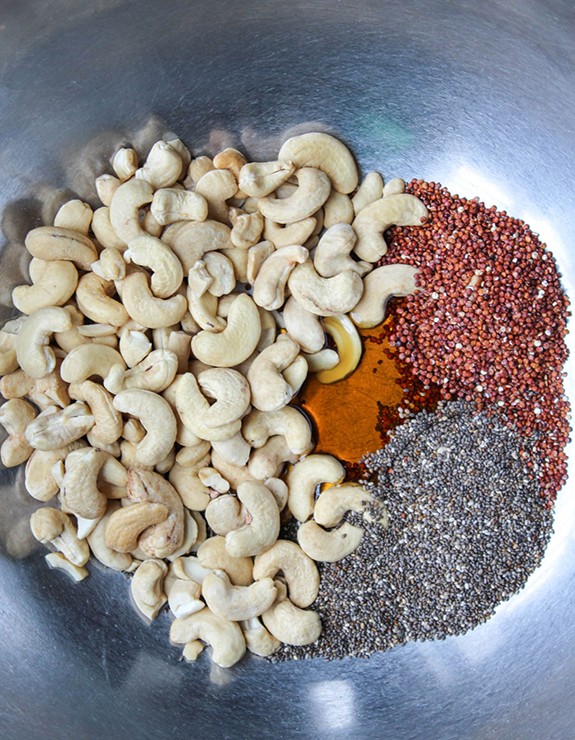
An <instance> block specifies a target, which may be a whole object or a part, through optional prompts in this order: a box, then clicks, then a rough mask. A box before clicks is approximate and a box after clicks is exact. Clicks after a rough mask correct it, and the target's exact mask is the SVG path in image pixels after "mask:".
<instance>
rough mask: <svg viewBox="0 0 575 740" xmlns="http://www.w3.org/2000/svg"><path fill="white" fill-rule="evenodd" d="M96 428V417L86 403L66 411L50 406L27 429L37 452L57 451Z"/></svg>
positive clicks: (30, 441) (68, 407) (72, 406)
mask: <svg viewBox="0 0 575 740" xmlns="http://www.w3.org/2000/svg"><path fill="white" fill-rule="evenodd" d="M93 426H94V417H93V416H92V414H91V413H90V411H89V409H88V407H87V406H86V405H85V404H84V403H73V404H72V405H70V406H66V408H65V409H59V408H57V407H56V406H48V408H47V409H45V410H44V411H42V413H40V414H38V416H37V417H36V418H35V419H34V421H32V422H30V424H28V426H27V428H26V439H27V440H28V443H29V444H30V445H31V446H32V447H34V449H37V450H55V449H57V448H58V447H64V445H67V444H70V442H75V441H76V440H77V439H80V437H83V436H84V434H86V432H89V431H90V429H91V428H92V427H93Z"/></svg>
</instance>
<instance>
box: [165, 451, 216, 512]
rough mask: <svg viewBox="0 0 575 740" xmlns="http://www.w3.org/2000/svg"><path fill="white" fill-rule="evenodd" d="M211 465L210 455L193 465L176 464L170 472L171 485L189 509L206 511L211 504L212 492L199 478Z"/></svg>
mask: <svg viewBox="0 0 575 740" xmlns="http://www.w3.org/2000/svg"><path fill="white" fill-rule="evenodd" d="M209 464H210V456H209V454H207V455H205V456H204V457H203V458H201V459H200V460H198V461H197V462H196V463H194V464H192V465H180V463H178V462H176V463H175V464H174V466H173V467H172V469H171V470H170V474H169V479H170V483H171V484H172V485H173V486H174V488H175V489H176V491H177V492H178V493H179V494H180V497H181V499H182V501H183V502H184V504H185V505H186V506H187V508H188V509H192V510H193V511H204V510H205V508H206V506H207V505H208V504H209V502H210V490H209V488H207V487H206V486H204V484H203V483H202V481H201V480H200V478H199V475H198V473H199V471H200V470H201V469H202V468H204V467H206V466H207V465H209Z"/></svg>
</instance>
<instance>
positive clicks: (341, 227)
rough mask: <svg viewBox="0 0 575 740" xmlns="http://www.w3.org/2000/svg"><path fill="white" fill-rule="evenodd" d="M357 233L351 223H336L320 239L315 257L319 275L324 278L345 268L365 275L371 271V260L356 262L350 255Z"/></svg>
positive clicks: (314, 262) (314, 260)
mask: <svg viewBox="0 0 575 740" xmlns="http://www.w3.org/2000/svg"><path fill="white" fill-rule="evenodd" d="M355 240H356V237H355V233H354V230H353V229H352V227H351V226H350V225H349V224H335V226H332V227H331V228H330V229H328V230H327V231H326V232H325V234H324V235H323V236H322V237H321V239H320V240H319V244H318V245H317V249H316V250H315V254H314V257H313V264H314V266H315V269H316V270H317V273H318V275H321V276H322V277H324V278H330V277H334V276H335V275H339V273H340V272H343V271H344V270H351V271H352V272H357V274H358V275H360V276H363V275H365V274H366V273H368V272H370V270H371V269H372V266H371V264H370V263H369V262H356V261H355V260H353V259H352V258H351V257H350V256H349V255H350V253H351V251H352V250H353V247H354V245H355Z"/></svg>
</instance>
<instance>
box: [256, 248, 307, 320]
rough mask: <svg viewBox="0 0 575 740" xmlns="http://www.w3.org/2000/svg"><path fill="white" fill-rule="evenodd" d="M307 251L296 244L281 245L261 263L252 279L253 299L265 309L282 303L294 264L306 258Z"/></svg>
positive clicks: (299, 263) (271, 308)
mask: <svg viewBox="0 0 575 740" xmlns="http://www.w3.org/2000/svg"><path fill="white" fill-rule="evenodd" d="M308 256H309V252H308V250H307V249H305V247H300V246H297V245H294V246H291V247H282V248H281V249H278V250H277V251H275V252H273V253H272V254H271V255H270V256H269V257H268V258H267V260H266V261H265V262H264V263H263V264H262V266H261V267H260V270H259V272H258V274H257V277H256V279H255V281H254V301H255V302H256V303H257V304H258V306H262V308H265V309H266V310H267V311H274V310H275V309H278V308H280V307H281V306H282V305H283V302H284V300H285V297H284V296H285V286H286V283H287V281H288V278H289V277H290V275H291V274H292V271H293V270H294V268H295V267H296V265H301V264H302V263H303V262H305V261H306V260H307V258H308Z"/></svg>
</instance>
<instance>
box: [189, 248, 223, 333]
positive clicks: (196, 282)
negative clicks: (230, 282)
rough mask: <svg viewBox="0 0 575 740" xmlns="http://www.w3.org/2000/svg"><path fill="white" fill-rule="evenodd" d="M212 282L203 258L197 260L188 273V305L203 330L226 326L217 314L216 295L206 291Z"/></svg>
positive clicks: (212, 330)
mask: <svg viewBox="0 0 575 740" xmlns="http://www.w3.org/2000/svg"><path fill="white" fill-rule="evenodd" d="M206 256H207V255H206ZM212 282H213V279H212V277H211V276H210V275H209V273H208V271H207V270H206V266H205V264H204V262H203V260H198V262H196V264H195V265H194V267H192V269H191V270H190V272H189V273H188V292H187V296H188V305H189V308H190V313H191V315H192V317H193V319H194V320H195V321H196V322H197V323H198V325H199V326H200V327H201V328H202V329H203V330H204V331H210V332H220V331H223V330H224V329H225V328H226V322H225V321H224V320H223V319H222V318H221V317H220V316H218V315H217V311H218V299H217V297H216V296H215V295H212V294H211V293H208V292H207V288H208V285H211V283H212Z"/></svg>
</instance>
